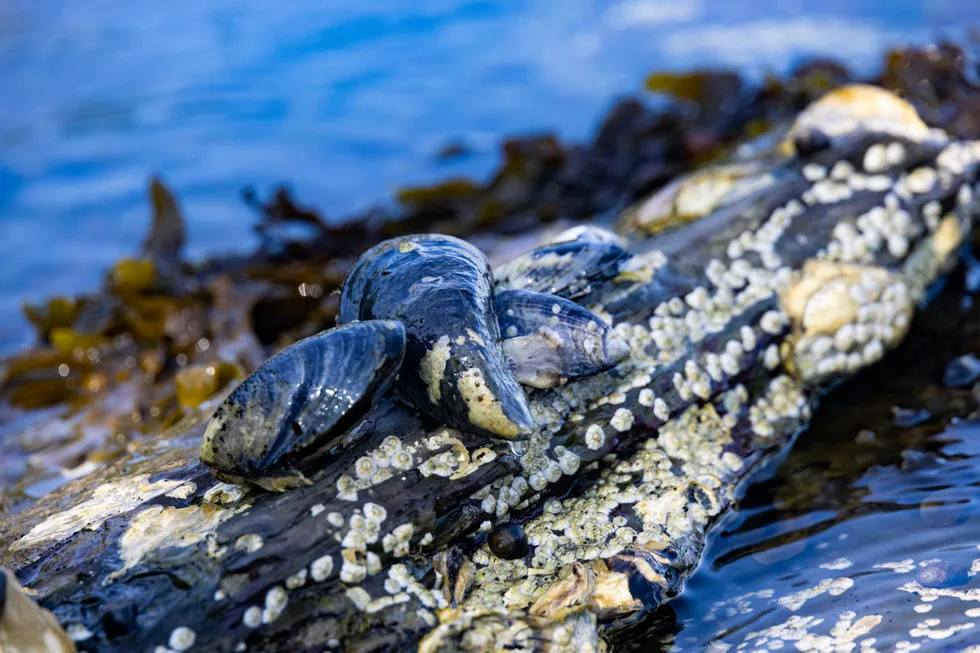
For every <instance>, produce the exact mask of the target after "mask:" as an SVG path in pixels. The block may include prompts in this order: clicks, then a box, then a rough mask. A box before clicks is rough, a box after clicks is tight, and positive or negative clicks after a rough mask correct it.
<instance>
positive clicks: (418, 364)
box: [339, 235, 533, 439]
mask: <svg viewBox="0 0 980 653" xmlns="http://www.w3.org/2000/svg"><path fill="white" fill-rule="evenodd" d="M380 318H384V319H397V320H400V321H401V322H402V323H404V325H405V332H406V350H405V362H404V365H403V366H402V372H401V374H400V377H399V381H398V384H397V386H396V392H397V394H398V395H399V396H400V397H401V398H402V399H403V400H405V401H406V402H407V403H408V404H410V405H411V406H413V407H414V408H416V409H417V410H419V411H421V412H423V413H424V414H426V415H428V416H429V417H431V418H433V419H434V420H436V421H438V422H441V423H443V424H446V425H448V426H453V427H456V428H460V429H464V430H467V431H471V432H476V433H484V434H488V435H492V436H497V437H502V438H508V439H514V438H522V437H526V436H528V435H529V434H530V433H531V432H532V430H533V420H532V418H531V411H530V408H529V407H528V403H527V397H526V396H525V394H524V390H523V389H522V388H521V386H520V385H519V384H518V383H517V381H516V380H515V379H514V377H513V376H512V375H511V374H510V372H509V371H508V370H507V367H506V365H505V363H504V356H503V352H502V351H501V345H500V340H501V338H500V329H499V327H498V325H497V317H496V313H495V310H494V301H493V274H492V272H491V269H490V264H489V262H488V261H487V259H486V257H485V256H484V255H483V253H482V252H480V251H479V250H478V249H476V248H475V247H473V246H472V245H470V244H469V243H466V242H464V241H462V240H459V239H458V238H453V237H451V236H442V235H415V236H406V237H404V238H396V239H392V240H388V241H385V242H383V243H381V244H379V245H377V246H375V247H374V248H373V249H371V250H369V251H368V252H367V253H365V254H364V256H362V257H361V259H360V260H359V261H358V262H357V264H355V266H354V268H353V269H352V270H351V272H350V274H349V275H348V277H347V281H346V282H345V283H344V288H343V292H342V294H341V300H340V316H339V321H340V322H341V323H346V322H350V321H353V320H365V319H380Z"/></svg>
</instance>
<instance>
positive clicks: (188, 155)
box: [0, 0, 980, 351]
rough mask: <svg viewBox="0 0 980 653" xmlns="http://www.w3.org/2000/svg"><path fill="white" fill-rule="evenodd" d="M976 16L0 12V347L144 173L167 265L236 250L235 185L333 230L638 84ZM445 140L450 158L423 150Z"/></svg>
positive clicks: (432, 2)
mask: <svg viewBox="0 0 980 653" xmlns="http://www.w3.org/2000/svg"><path fill="white" fill-rule="evenodd" d="M971 23H972V24H978V23H980V3H973V2H958V1H957V0H938V1H933V2H919V1H916V0H868V1H865V2H860V3H855V2H852V0H797V1H792V0H791V1H787V2H779V3H773V2H771V1H770V0H747V1H743V2H737V1H735V2H733V1H732V0H621V1H619V2H600V1H598V0H536V1H535V0H529V1H524V2H516V1H515V2H504V1H502V0H483V1H480V0H475V1H467V0H416V1H415V2H404V1H396V0H346V1H344V2H336V3H309V2H301V1H299V0H275V1H273V0H212V1H211V2H202V1H201V0H168V1H167V2H159V1H150V0H85V1H84V2H71V1H69V0H62V1H56V0H0V261H2V264H0V265H2V268H0V270H2V275H0V351H3V350H10V349H12V348H15V347H17V346H20V345H22V344H24V343H26V342H28V341H29V339H30V333H29V331H28V329H27V326H26V324H25V323H24V321H23V319H22V318H21V317H20V303H21V302H22V301H24V300H25V299H37V298H40V297H43V296H48V295H52V294H58V293H75V292H79V291H84V290H89V289H94V288H95V287H96V284H97V283H98V281H99V279H100V277H101V275H102V273H103V272H104V270H105V269H106V267H107V266H108V265H110V264H111V263H112V262H113V261H114V260H115V259H117V258H119V257H120V256H123V255H126V254H130V253H132V252H134V251H135V250H136V248H137V247H138V245H139V242H140V240H141V238H142V236H143V233H144V231H145V228H146V224H147V220H148V215H147V209H146V202H145V199H144V185H145V181H146V179H147V177H148V176H149V175H150V174H151V173H152V172H159V173H161V174H162V175H163V176H164V178H165V179H166V180H167V181H168V182H169V183H170V184H171V185H172V186H173V187H174V188H175V190H176V191H177V192H178V194H179V195H180V197H181V199H182V202H183V206H184V208H185V211H186V214H187V216H188V217H189V220H190V254H191V256H192V257H195V258H197V257H201V256H204V255H206V254H208V253H213V252H217V251H228V250H238V251H241V250H245V249H248V248H250V247H251V246H252V245H253V244H254V241H253V236H252V232H251V225H252V224H253V222H254V216H253V215H252V214H251V213H250V212H249V211H248V210H247V209H246V208H245V207H244V206H243V205H242V203H241V202H240V200H239V193H240V190H241V188H242V187H243V186H244V185H246V184H255V185H257V186H258V188H259V189H261V190H266V189H268V188H269V187H270V186H271V185H273V184H275V183H277V182H288V183H290V184H291V185H292V186H293V187H294V188H295V190H296V192H297V196H298V197H299V198H300V200H301V201H303V202H305V203H309V204H312V205H314V206H316V207H318V208H320V209H321V210H323V211H324V212H325V213H326V214H327V215H328V216H330V217H334V218H337V217H340V216H343V215H345V214H348V213H350V212H351V211H353V210H356V209H358V208H363V207H365V206H367V205H370V204H372V203H376V202H379V201H385V200H386V199H387V198H389V197H390V196H391V194H392V192H393V190H394V189H395V188H397V187H398V186H399V185H402V184H406V183H419V182H424V181H427V180H433V179H435V178H438V177H441V176H445V175H447V174H450V173H452V174H458V173H466V174H472V175H476V176H481V175H484V174H486V172H487V171H488V170H489V169H490V168H491V167H492V165H493V164H494V162H495V161H496V144H497V143H498V142H499V140H500V138H501V137H503V136H505V135H511V134H515V133H526V132H533V131H539V130H550V131H554V132H556V133H558V134H559V135H560V136H562V137H564V138H569V139H580V138H585V137H586V136H587V135H588V134H589V133H590V131H591V130H592V129H593V128H594V126H595V124H596V122H597V120H598V119H599V118H600V117H601V115H602V113H603V111H604V110H605V109H606V108H608V107H609V105H610V104H611V102H612V100H613V98H614V97H615V96H616V95H618V94H623V93H627V92H632V91H634V90H636V89H638V88H639V87H640V84H641V82H642V79H643V76H644V74H645V73H647V72H649V71H650V70H651V69H655V68H670V69H683V68H690V67H693V66H699V65H722V66H726V67H737V68H739V69H741V70H744V71H746V72H748V73H750V74H752V75H759V74H761V73H763V72H765V71H775V72H780V71H784V70H786V69H787V68H788V67H790V66H792V65H793V64H795V63H798V62H799V61H800V59H802V58H804V57H807V56H811V55H815V54H829V55H833V56H836V57H838V58H840V59H842V60H843V61H845V62H847V63H849V64H851V65H852V66H854V67H855V68H857V69H859V70H867V71H870V70H871V69H873V67H874V65H875V64H876V63H877V62H878V61H879V60H880V54H881V52H882V51H883V50H884V49H885V48H887V47H890V46H893V45H898V44H902V43H908V42H913V43H920V44H924V43H928V42H931V41H933V40H936V39H938V38H941V37H943V36H948V35H953V36H958V35H960V34H962V30H963V29H964V26H965V25H968V24H971ZM450 141H462V142H464V143H465V144H466V145H467V146H469V147H470V148H471V149H472V150H473V152H474V153H473V155H472V156H470V157H468V158H466V159H464V160H463V161H461V162H456V163H453V164H451V165H447V164H444V163H443V164H440V163H438V162H437V161H436V157H435V154H436V152H437V151H438V150H439V148H440V147H441V146H443V145H445V144H446V143H447V142H450Z"/></svg>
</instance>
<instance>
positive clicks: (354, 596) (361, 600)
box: [347, 587, 371, 611]
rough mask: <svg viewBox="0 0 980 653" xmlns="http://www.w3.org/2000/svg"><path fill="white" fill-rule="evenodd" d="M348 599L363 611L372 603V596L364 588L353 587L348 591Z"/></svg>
mask: <svg viewBox="0 0 980 653" xmlns="http://www.w3.org/2000/svg"><path fill="white" fill-rule="evenodd" d="M347 598H348V599H350V602H351V603H353V604H354V607H356V608H357V609H358V610H361V611H363V610H364V608H366V607H367V605H368V604H369V603H370V602H371V595H370V594H368V593H367V590H365V589H364V588H363V587H352V588H350V589H349V590H347Z"/></svg>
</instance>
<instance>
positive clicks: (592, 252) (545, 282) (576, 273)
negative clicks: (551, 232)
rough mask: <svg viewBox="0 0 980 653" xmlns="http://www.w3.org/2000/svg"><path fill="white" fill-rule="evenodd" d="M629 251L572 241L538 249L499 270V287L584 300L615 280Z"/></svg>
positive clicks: (618, 247) (581, 240)
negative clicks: (595, 289)
mask: <svg viewBox="0 0 980 653" xmlns="http://www.w3.org/2000/svg"><path fill="white" fill-rule="evenodd" d="M630 258H631V255H630V253H629V252H627V251H626V250H624V249H623V248H622V247H620V246H619V245H616V244H613V243H609V242H595V241H594V240H591V239H579V240H571V241H566V242H561V243H553V244H551V245H544V246H542V247H537V248H535V249H532V250H531V251H529V252H525V253H524V254H522V255H520V256H518V257H517V258H515V259H514V260H512V261H510V262H508V263H506V264H504V265H502V266H500V267H499V268H497V270H496V272H495V275H496V279H497V287H498V288H514V289H516V290H532V291H534V292H544V293H551V294H553V295H559V296H561V297H565V298H568V299H580V298H582V297H585V296H586V295H588V294H589V293H590V292H592V290H593V289H594V288H595V287H596V286H598V285H601V284H603V283H605V282H606V281H609V280H611V279H615V278H616V277H617V276H618V275H619V272H620V265H621V264H623V263H624V262H626V261H627V260H629V259H630Z"/></svg>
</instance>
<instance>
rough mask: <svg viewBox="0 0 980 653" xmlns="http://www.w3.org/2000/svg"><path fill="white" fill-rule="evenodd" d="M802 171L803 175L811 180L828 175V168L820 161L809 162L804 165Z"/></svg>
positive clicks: (818, 179) (817, 179)
mask: <svg viewBox="0 0 980 653" xmlns="http://www.w3.org/2000/svg"><path fill="white" fill-rule="evenodd" d="M801 172H802V173H803V177H804V178H805V179H806V180H807V181H809V182H814V181H820V180H821V179H823V178H824V177H826V176H827V169H826V168H824V167H823V166H822V165H820V164H819V163H808V164H806V165H805V166H803V170H802V171H801Z"/></svg>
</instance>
